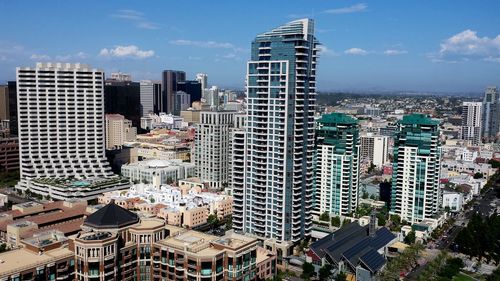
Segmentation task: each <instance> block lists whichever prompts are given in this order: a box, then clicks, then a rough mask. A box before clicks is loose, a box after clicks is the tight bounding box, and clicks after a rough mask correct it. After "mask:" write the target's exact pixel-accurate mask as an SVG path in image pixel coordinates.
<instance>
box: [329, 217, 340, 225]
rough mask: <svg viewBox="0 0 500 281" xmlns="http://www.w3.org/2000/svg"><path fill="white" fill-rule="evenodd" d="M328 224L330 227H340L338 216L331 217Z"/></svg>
mask: <svg viewBox="0 0 500 281" xmlns="http://www.w3.org/2000/svg"><path fill="white" fill-rule="evenodd" d="M330 224H331V225H332V226H336V227H340V217H338V216H335V217H332V219H331V220H330Z"/></svg>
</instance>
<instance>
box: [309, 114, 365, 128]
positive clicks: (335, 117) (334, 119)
mask: <svg viewBox="0 0 500 281" xmlns="http://www.w3.org/2000/svg"><path fill="white" fill-rule="evenodd" d="M318 122H319V123H333V124H345V125H357V124H359V121H358V119H356V118H353V117H352V116H350V115H347V114H345V113H338V112H333V113H329V114H323V115H322V116H321V118H320V119H319V120H318Z"/></svg>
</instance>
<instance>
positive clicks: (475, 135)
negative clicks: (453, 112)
mask: <svg viewBox="0 0 500 281" xmlns="http://www.w3.org/2000/svg"><path fill="white" fill-rule="evenodd" d="M482 107H483V105H482V103H480V102H464V103H463V104H462V139H463V140H465V141H466V142H467V143H468V144H469V145H474V146H476V145H479V144H481V135H482V134H481V130H482V119H483V114H482Z"/></svg>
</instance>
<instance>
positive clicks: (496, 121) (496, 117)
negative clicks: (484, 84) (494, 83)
mask: <svg viewBox="0 0 500 281" xmlns="http://www.w3.org/2000/svg"><path fill="white" fill-rule="evenodd" d="M482 122H483V124H482V125H483V137H484V138H485V139H486V140H488V141H493V140H495V137H496V136H497V134H498V132H499V130H500V128H499V126H500V100H499V93H498V89H497V87H488V88H486V91H485V92H484V99H483V120H482Z"/></svg>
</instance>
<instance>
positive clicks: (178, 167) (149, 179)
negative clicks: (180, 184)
mask: <svg viewBox="0 0 500 281" xmlns="http://www.w3.org/2000/svg"><path fill="white" fill-rule="evenodd" d="M121 173H122V176H124V177H126V178H128V179H129V180H130V181H131V182H136V183H140V182H142V183H153V177H158V178H159V182H160V183H161V184H164V183H173V182H177V181H178V180H180V179H185V178H189V177H192V176H194V175H195V173H196V168H195V165H194V164H192V163H189V162H183V161H182V160H180V159H173V160H144V161H139V162H136V163H130V164H125V165H123V166H122V168H121Z"/></svg>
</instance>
